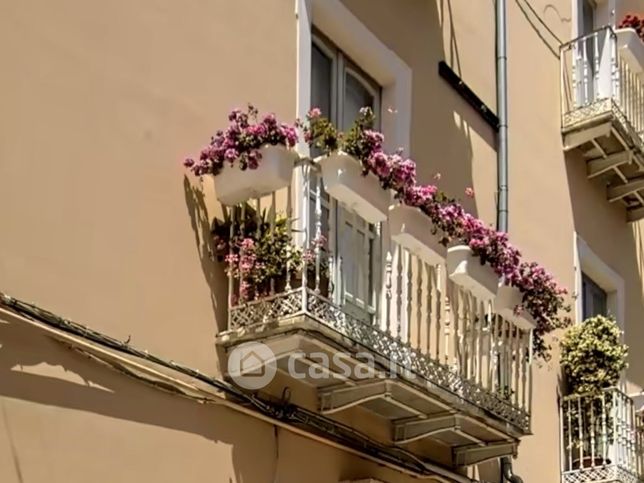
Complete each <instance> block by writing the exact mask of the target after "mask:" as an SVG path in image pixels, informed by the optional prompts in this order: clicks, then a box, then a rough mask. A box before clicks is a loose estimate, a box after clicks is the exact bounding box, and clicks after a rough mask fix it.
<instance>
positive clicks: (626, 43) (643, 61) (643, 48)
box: [616, 29, 644, 76]
mask: <svg viewBox="0 0 644 483" xmlns="http://www.w3.org/2000/svg"><path fill="white" fill-rule="evenodd" d="M616 32H617V46H618V48H619V51H620V54H622V55H623V56H624V58H625V59H626V62H628V65H629V67H630V68H631V70H632V71H633V72H635V73H636V74H639V75H640V76H644V41H643V40H642V39H640V38H639V35H637V32H636V31H635V29H617V31H616Z"/></svg>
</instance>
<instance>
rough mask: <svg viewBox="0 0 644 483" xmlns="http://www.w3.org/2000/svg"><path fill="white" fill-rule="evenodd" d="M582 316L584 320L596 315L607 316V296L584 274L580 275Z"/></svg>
mask: <svg viewBox="0 0 644 483" xmlns="http://www.w3.org/2000/svg"><path fill="white" fill-rule="evenodd" d="M581 286H582V292H581V297H582V314H583V318H584V320H586V319H587V318H589V317H594V316H596V315H608V294H607V293H606V291H605V290H604V289H603V288H601V287H600V286H599V285H597V284H596V283H595V282H594V281H593V280H592V279H591V278H590V277H588V276H587V275H586V274H585V273H582V275H581Z"/></svg>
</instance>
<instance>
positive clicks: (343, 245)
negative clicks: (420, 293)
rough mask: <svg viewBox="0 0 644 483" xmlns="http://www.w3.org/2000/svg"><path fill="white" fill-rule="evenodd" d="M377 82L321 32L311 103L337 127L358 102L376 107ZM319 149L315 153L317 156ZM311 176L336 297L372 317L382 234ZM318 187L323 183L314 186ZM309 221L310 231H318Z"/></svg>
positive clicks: (313, 65) (355, 110)
mask: <svg viewBox="0 0 644 483" xmlns="http://www.w3.org/2000/svg"><path fill="white" fill-rule="evenodd" d="M380 92H381V89H380V86H378V84H377V83H376V82H374V81H373V80H372V79H371V78H370V77H369V76H368V75H367V74H365V73H364V72H363V71H362V70H361V69H360V68H359V67H358V66H357V65H355V64H354V63H353V62H352V61H351V60H350V59H349V58H347V56H346V55H344V54H343V53H342V52H341V51H340V50H339V49H337V48H336V47H335V46H334V45H333V44H332V43H331V42H330V41H328V39H326V38H324V37H323V36H322V35H321V34H317V33H316V34H315V35H314V37H313V45H312V49H311V107H313V106H315V107H319V108H320V109H321V111H322V113H323V114H324V115H325V116H327V117H329V118H330V119H331V121H333V122H334V123H335V124H336V125H337V126H338V127H339V128H340V129H342V130H345V129H347V128H348V127H349V126H351V124H352V123H353V121H354V120H355V118H356V117H357V115H358V112H359V110H360V109H361V108H362V107H371V108H372V109H373V111H374V112H375V113H379V111H380ZM315 154H317V153H313V155H315ZM321 183H322V180H321V179H320V178H312V182H311V186H310V192H309V200H310V203H311V204H312V208H313V209H312V210H311V212H314V207H315V203H316V199H317V197H318V192H319V193H320V195H319V196H320V201H321V206H322V223H321V225H322V226H321V231H322V234H323V235H325V236H326V237H327V238H328V240H329V245H330V248H331V251H332V253H333V254H334V257H335V259H334V263H333V266H334V267H335V273H334V274H332V276H333V277H334V280H336V281H337V282H336V290H335V292H334V297H335V301H336V302H337V303H339V304H341V305H342V306H343V307H344V308H345V310H346V311H347V312H349V313H350V314H351V315H353V316H356V317H359V318H362V319H369V320H371V319H373V316H374V314H375V313H376V312H377V304H378V298H379V297H378V296H379V290H378V287H379V285H380V283H379V282H380V270H381V253H382V251H381V239H380V236H379V233H378V227H376V226H374V225H370V224H369V223H367V222H365V221H364V220H363V219H361V218H360V217H358V216H357V215H356V214H355V213H352V212H350V211H348V210H346V209H345V208H343V207H342V206H341V205H339V204H338V203H337V202H336V201H334V200H332V199H330V198H329V196H328V195H327V194H326V193H325V192H324V189H323V187H322V185H321ZM318 187H320V188H322V189H319V190H318ZM313 223H314V221H313V220H312V221H311V223H310V224H309V230H312V231H310V233H312V234H314V233H316V227H315V226H313Z"/></svg>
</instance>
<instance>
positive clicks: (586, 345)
mask: <svg viewBox="0 0 644 483" xmlns="http://www.w3.org/2000/svg"><path fill="white" fill-rule="evenodd" d="M621 335H622V334H621V331H620V330H619V327H618V326H617V324H616V323H615V320H614V319H612V318H607V317H602V316H597V317H592V318H589V319H587V320H585V321H584V322H583V323H582V324H579V325H576V326H574V327H572V328H571V329H570V330H569V331H568V332H567V333H566V335H565V336H564V338H563V340H562V341H561V367H562V370H563V372H564V374H565V376H566V382H567V384H568V387H569V391H570V393H572V394H586V393H593V394H597V393H599V392H600V391H601V390H602V389H606V388H609V387H612V386H615V385H616V384H617V383H618V382H619V379H620V374H621V372H622V371H623V370H624V369H626V367H627V362H626V357H627V355H628V346H626V345H625V344H623V343H622V342H621Z"/></svg>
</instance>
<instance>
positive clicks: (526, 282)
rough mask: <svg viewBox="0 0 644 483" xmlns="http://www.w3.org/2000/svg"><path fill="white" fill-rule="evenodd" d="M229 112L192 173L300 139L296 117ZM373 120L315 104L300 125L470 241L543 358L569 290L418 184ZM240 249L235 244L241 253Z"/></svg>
mask: <svg viewBox="0 0 644 483" xmlns="http://www.w3.org/2000/svg"><path fill="white" fill-rule="evenodd" d="M229 119H230V125H229V127H228V129H227V130H226V131H224V132H222V131H219V132H218V133H217V135H216V136H215V137H214V138H213V140H212V141H211V143H210V145H209V146H207V147H206V148H205V149H204V150H203V151H202V153H201V156H200V159H199V161H198V162H195V161H193V160H187V161H186V163H185V164H186V166H188V167H189V168H190V169H191V170H192V171H193V172H194V173H195V174H204V173H212V174H215V175H216V174H217V173H218V172H219V170H221V168H222V166H223V165H224V164H225V163H226V162H229V163H231V164H234V163H235V162H238V163H239V165H240V168H241V169H253V168H254V167H256V166H257V164H258V162H259V159H258V156H257V149H258V147H259V146H261V145H263V144H266V143H267V142H268V143H271V144H283V145H286V146H289V147H290V146H294V145H295V143H296V142H297V131H296V126H300V123H299V122H297V123H296V124H295V125H293V126H291V125H287V124H283V123H281V124H280V123H277V121H276V120H275V118H274V116H271V115H269V116H267V117H265V118H263V119H262V120H261V121H260V122H257V110H256V109H254V108H253V107H252V106H250V107H249V109H248V112H247V113H242V112H241V111H239V110H235V111H233V112H232V113H231V115H230V117H229ZM374 125H375V116H374V113H373V111H372V110H371V109H370V108H363V109H361V110H360V112H359V115H358V117H357V119H356V121H355V122H354V123H353V125H352V126H351V128H350V129H349V130H348V131H347V132H340V131H338V129H337V128H336V127H335V126H334V125H333V123H332V122H331V121H330V120H329V119H328V118H326V117H324V116H322V113H321V111H320V109H319V108H313V109H311V110H310V111H309V113H308V114H307V116H306V122H305V123H303V124H301V127H302V130H303V133H304V140H305V141H306V142H307V143H308V144H309V146H310V147H312V148H315V149H319V150H320V151H321V152H322V153H323V154H326V155H329V154H331V153H333V152H336V151H342V152H345V153H346V154H348V155H350V156H352V157H354V158H355V159H356V160H358V161H359V162H360V165H361V167H362V174H363V176H367V175H368V174H370V173H373V174H374V175H375V176H376V178H377V179H378V180H379V182H380V185H381V186H382V187H383V188H384V189H386V190H392V191H393V192H394V195H395V197H396V199H398V200H399V201H400V202H402V203H404V204H406V205H408V206H411V207H415V208H418V209H420V210H421V211H422V212H424V213H425V214H426V215H427V216H428V217H429V219H430V221H431V222H432V224H431V226H430V227H428V228H429V229H431V230H432V232H433V233H435V234H436V235H437V236H438V237H439V238H440V242H441V243H442V244H443V245H445V246H447V245H448V244H450V243H460V244H465V245H467V246H468V247H469V248H470V249H471V251H472V253H473V254H474V255H475V256H477V257H478V258H479V260H480V262H481V264H487V265H489V266H490V267H492V269H493V270H494V272H495V273H496V275H498V276H499V277H501V278H502V280H503V282H504V283H505V284H506V285H510V286H513V287H516V288H517V289H519V291H520V292H521V294H522V301H521V304H520V305H518V306H517V307H516V308H515V311H516V312H517V314H520V313H521V312H522V311H526V312H527V313H528V314H530V315H531V316H532V318H533V319H534V320H535V321H536V324H537V326H536V328H535V329H534V337H533V341H534V347H533V349H534V352H535V355H537V356H538V357H541V358H543V359H546V360H547V359H548V358H549V349H550V346H549V345H548V344H547V343H546V340H545V336H546V334H548V333H550V332H552V331H553V330H555V329H558V328H564V327H567V326H568V325H569V324H570V317H569V316H568V315H567V314H568V313H569V312H570V306H569V305H568V304H567V303H566V301H565V296H566V295H567V291H566V289H564V288H563V287H561V286H559V285H558V284H557V282H556V281H555V279H554V277H553V276H552V275H551V274H549V273H548V272H547V271H546V270H545V269H544V268H543V267H541V266H540V265H538V264H537V263H534V262H532V263H529V262H525V261H522V259H521V253H520V252H519V250H517V249H516V248H515V247H514V246H512V244H511V243H510V241H509V238H508V235H507V234H506V233H503V232H499V231H497V230H495V229H494V228H492V227H490V226H488V225H487V224H486V223H485V222H484V221H482V220H480V219H478V218H476V217H475V216H473V215H471V214H469V213H467V212H466V211H465V209H464V207H463V206H462V205H461V204H460V202H459V201H458V200H456V199H453V198H449V197H448V196H446V195H445V193H443V192H442V191H440V190H439V189H438V188H437V187H436V186H435V185H433V184H425V185H422V184H418V182H417V179H416V163H415V162H414V161H413V160H412V159H410V158H405V157H404V156H403V155H402V151H400V150H399V151H396V152H394V153H387V152H385V150H384V149H383V144H384V136H383V134H382V133H380V132H378V131H376V130H374ZM435 179H439V176H438V175H437V176H436V177H435ZM465 194H466V195H467V196H471V197H473V196H474V192H473V190H472V189H471V188H468V189H466V192H465ZM245 250H246V251H250V250H251V243H250V242H246V248H245ZM252 250H253V251H254V250H256V248H252ZM241 253H242V252H241V247H240V248H239V249H238V254H239V255H241Z"/></svg>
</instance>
